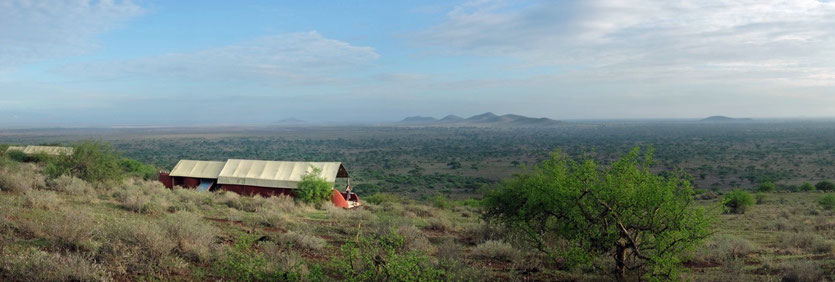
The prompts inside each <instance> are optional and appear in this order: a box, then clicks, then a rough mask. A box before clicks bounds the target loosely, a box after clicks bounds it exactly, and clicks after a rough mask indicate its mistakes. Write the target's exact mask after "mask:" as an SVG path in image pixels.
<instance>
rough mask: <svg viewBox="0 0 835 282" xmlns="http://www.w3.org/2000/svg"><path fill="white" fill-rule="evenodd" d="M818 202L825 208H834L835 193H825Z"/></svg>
mask: <svg viewBox="0 0 835 282" xmlns="http://www.w3.org/2000/svg"><path fill="white" fill-rule="evenodd" d="M818 204H819V205H820V206H821V207H822V208H823V209H825V210H829V211H831V210H833V209H835V195H826V196H823V197H821V198H820V199H818Z"/></svg>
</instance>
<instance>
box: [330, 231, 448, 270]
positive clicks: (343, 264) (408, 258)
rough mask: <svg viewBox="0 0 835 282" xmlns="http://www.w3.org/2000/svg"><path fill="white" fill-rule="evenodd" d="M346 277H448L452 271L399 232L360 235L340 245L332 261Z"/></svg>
mask: <svg viewBox="0 0 835 282" xmlns="http://www.w3.org/2000/svg"><path fill="white" fill-rule="evenodd" d="M330 266H331V267H332V268H333V273H337V274H341V275H343V276H342V277H341V280H345V281H446V280H454V278H455V277H452V276H451V275H452V274H451V273H449V272H447V271H446V270H445V269H444V268H442V267H439V265H436V264H434V263H433V261H432V260H431V259H430V257H428V256H427V255H426V254H423V253H420V252H416V251H411V250H409V249H407V248H406V247H405V245H404V239H403V237H401V236H399V235H397V234H396V233H391V232H390V233H382V234H381V233H376V234H371V235H366V236H360V237H359V240H357V241H355V242H354V241H349V242H348V243H345V244H344V245H342V247H340V248H339V255H337V256H334V257H333V259H332V261H331V262H330Z"/></svg>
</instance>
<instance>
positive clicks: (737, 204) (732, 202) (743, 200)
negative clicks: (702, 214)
mask: <svg viewBox="0 0 835 282" xmlns="http://www.w3.org/2000/svg"><path fill="white" fill-rule="evenodd" d="M722 205H724V206H725V211H726V212H729V213H738V214H742V213H745V211H746V210H747V209H748V207H750V206H753V205H754V196H751V193H748V192H745V191H743V190H739V189H735V190H733V191H731V192H728V194H725V197H723V198H722Z"/></svg>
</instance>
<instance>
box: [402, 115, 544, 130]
mask: <svg viewBox="0 0 835 282" xmlns="http://www.w3.org/2000/svg"><path fill="white" fill-rule="evenodd" d="M400 123H402V124H413V125H428V126H433V125H437V126H479V127H493V126H495V127H546V126H554V125H557V124H560V122H559V121H556V120H553V119H549V118H532V117H526V116H521V115H513V114H508V115H502V116H500V115H496V114H494V113H490V112H487V113H483V114H480V115H474V116H471V117H468V118H462V117H459V116H456V115H448V116H446V117H444V118H442V119H440V120H439V119H435V118H433V117H423V116H413V117H407V118H405V119H403V120H402V121H400Z"/></svg>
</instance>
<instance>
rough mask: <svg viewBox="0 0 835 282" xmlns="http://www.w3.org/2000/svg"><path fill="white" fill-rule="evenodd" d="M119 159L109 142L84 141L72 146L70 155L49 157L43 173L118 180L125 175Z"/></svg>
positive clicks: (52, 175)
mask: <svg viewBox="0 0 835 282" xmlns="http://www.w3.org/2000/svg"><path fill="white" fill-rule="evenodd" d="M120 161H121V157H119V155H117V154H116V153H115V151H114V150H113V148H112V147H111V146H110V145H109V144H107V143H101V142H94V141H85V142H83V143H80V144H78V145H75V146H73V154H72V155H68V156H67V155H63V156H57V157H55V158H53V159H51V160H50V161H49V163H48V164H47V165H46V167H45V168H44V173H46V174H47V175H48V176H49V177H51V178H55V177H58V176H61V175H72V176H75V177H78V178H81V179H84V180H86V181H87V182H108V181H120V180H122V179H123V178H124V176H125V173H124V171H123V168H122V166H121V165H120Z"/></svg>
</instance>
